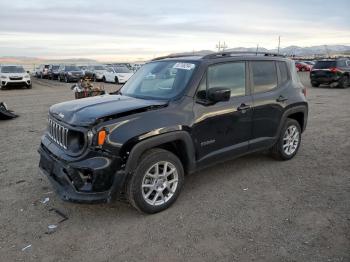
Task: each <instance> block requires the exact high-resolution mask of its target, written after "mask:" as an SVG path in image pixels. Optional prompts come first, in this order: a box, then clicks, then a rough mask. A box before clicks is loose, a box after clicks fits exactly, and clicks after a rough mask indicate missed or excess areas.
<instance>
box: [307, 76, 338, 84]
mask: <svg viewBox="0 0 350 262" xmlns="http://www.w3.org/2000/svg"><path fill="white" fill-rule="evenodd" d="M310 79H311V83H317V84H331V83H335V82H338V81H339V80H340V77H339V76H332V77H316V76H310Z"/></svg>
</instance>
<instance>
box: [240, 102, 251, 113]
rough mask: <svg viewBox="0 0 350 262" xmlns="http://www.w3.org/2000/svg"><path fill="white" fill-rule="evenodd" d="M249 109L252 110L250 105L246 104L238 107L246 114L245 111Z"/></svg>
mask: <svg viewBox="0 0 350 262" xmlns="http://www.w3.org/2000/svg"><path fill="white" fill-rule="evenodd" d="M248 109H250V105H246V104H244V103H243V104H241V105H240V106H239V107H237V110H238V111H241V112H242V113H245V111H246V110H248Z"/></svg>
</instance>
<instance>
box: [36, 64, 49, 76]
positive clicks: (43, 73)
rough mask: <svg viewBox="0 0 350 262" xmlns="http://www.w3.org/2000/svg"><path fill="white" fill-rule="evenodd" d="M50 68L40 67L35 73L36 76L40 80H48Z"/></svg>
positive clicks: (46, 66)
mask: <svg viewBox="0 0 350 262" xmlns="http://www.w3.org/2000/svg"><path fill="white" fill-rule="evenodd" d="M49 67H50V65H39V67H38V68H37V69H36V71H35V76H36V77H39V78H48V77H49Z"/></svg>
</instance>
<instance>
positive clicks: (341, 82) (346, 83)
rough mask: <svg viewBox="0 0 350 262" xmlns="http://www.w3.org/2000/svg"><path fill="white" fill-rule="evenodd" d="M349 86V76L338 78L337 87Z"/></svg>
mask: <svg viewBox="0 0 350 262" xmlns="http://www.w3.org/2000/svg"><path fill="white" fill-rule="evenodd" d="M348 86H349V76H343V77H342V78H341V79H340V80H339V87H340V88H347V87H348Z"/></svg>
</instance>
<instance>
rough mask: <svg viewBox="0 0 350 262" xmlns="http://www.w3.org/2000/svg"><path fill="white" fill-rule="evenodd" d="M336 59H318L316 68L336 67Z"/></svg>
mask: <svg viewBox="0 0 350 262" xmlns="http://www.w3.org/2000/svg"><path fill="white" fill-rule="evenodd" d="M336 65H337V63H336V61H317V62H316V64H315V66H314V68H315V69H328V68H331V67H336Z"/></svg>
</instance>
